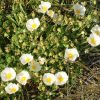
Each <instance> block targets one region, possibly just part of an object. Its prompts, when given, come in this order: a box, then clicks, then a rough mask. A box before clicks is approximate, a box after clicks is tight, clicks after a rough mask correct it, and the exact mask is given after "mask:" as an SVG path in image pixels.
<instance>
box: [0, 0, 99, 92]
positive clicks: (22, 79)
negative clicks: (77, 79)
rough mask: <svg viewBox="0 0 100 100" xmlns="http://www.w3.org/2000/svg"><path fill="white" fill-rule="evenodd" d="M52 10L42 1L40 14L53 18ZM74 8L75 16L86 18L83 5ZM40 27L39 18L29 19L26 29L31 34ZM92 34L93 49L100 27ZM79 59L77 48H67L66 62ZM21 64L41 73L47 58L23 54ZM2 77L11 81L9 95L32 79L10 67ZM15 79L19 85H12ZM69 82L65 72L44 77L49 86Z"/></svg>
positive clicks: (6, 89) (96, 27)
mask: <svg viewBox="0 0 100 100" xmlns="http://www.w3.org/2000/svg"><path fill="white" fill-rule="evenodd" d="M50 8H51V3H50V2H44V1H41V4H40V5H39V12H41V13H43V14H45V13H46V14H47V15H48V16H50V17H51V18H52V17H53V16H54V11H53V10H49V9H50ZM73 8H74V12H75V15H81V16H84V14H85V11H86V8H85V7H84V6H83V5H80V4H75V5H74V6H73ZM39 26H40V21H39V19H38V18H34V19H29V20H28V21H27V22H26V28H27V29H28V30H29V31H30V32H32V31H34V30H36V29H37V28H38V27H39ZM91 32H92V33H91V34H90V36H89V37H88V39H87V41H88V43H89V44H90V45H91V46H93V47H95V46H98V45H100V26H99V25H95V26H94V27H93V28H92V29H91ZM78 57H79V53H78V51H77V49H76V48H70V49H68V48H66V50H65V55H64V59H65V60H66V61H71V62H74V61H75V60H76V59H77V58H78ZM20 62H21V63H22V64H23V65H26V64H28V68H29V70H30V71H33V72H39V71H40V70H41V68H42V66H41V65H43V64H44V63H45V62H46V60H45V58H42V57H39V58H38V62H37V61H35V60H34V58H33V56H32V55H31V54H22V56H21V57H20ZM0 76H1V80H2V81H4V82H9V81H10V83H8V84H7V86H6V87H5V91H6V92H7V93H8V94H13V93H16V92H17V91H18V90H19V84H21V85H26V83H27V82H28V80H29V79H30V78H31V76H30V74H29V72H28V71H26V70H22V71H21V72H20V73H18V74H16V72H15V70H14V69H13V68H10V67H6V68H5V69H4V70H3V71H2V72H1V75H0ZM14 79H16V81H17V82H18V84H15V83H11V81H12V80H14ZM67 81H68V75H67V73H66V72H64V71H61V72H58V73H56V74H55V75H54V74H52V73H45V74H44V75H43V82H44V84H46V85H47V86H51V85H53V84H55V85H64V84H66V82H67Z"/></svg>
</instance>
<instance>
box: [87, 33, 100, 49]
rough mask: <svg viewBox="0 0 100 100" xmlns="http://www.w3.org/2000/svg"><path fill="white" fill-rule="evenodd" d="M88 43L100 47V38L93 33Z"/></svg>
mask: <svg viewBox="0 0 100 100" xmlns="http://www.w3.org/2000/svg"><path fill="white" fill-rule="evenodd" d="M87 41H88V43H89V44H90V45H91V46H93V47H95V46H98V45H100V37H99V36H98V35H96V34H93V33H92V34H90V36H89V37H88V38H87Z"/></svg>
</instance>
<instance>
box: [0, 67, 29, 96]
mask: <svg viewBox="0 0 100 100" xmlns="http://www.w3.org/2000/svg"><path fill="white" fill-rule="evenodd" d="M0 76H1V79H2V81H4V82H9V81H12V80H14V79H15V78H16V80H17V82H19V83H20V84H22V85H25V84H26V83H27V80H28V79H30V75H29V73H28V72H27V71H22V72H20V73H19V74H17V75H16V72H15V70H14V69H13V68H10V67H6V68H5V69H4V70H3V71H2V72H1V75H0ZM18 90H19V85H18V84H15V83H8V84H7V86H6V87H5V91H6V92H7V93H8V94H13V93H15V92H17V91H18Z"/></svg>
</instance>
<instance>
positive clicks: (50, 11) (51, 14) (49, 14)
mask: <svg viewBox="0 0 100 100" xmlns="http://www.w3.org/2000/svg"><path fill="white" fill-rule="evenodd" d="M47 15H48V16H50V17H51V18H52V17H53V16H54V11H53V10H48V11H47Z"/></svg>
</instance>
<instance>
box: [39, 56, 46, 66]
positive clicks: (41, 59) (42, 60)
mask: <svg viewBox="0 0 100 100" xmlns="http://www.w3.org/2000/svg"><path fill="white" fill-rule="evenodd" d="M38 60H39V63H40V64H41V65H43V64H44V63H45V61H46V60H45V58H42V57H40V56H39V58H38Z"/></svg>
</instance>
